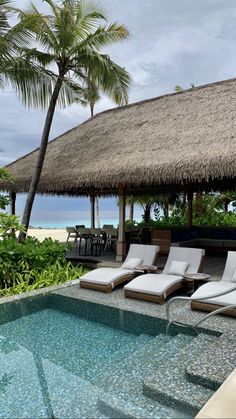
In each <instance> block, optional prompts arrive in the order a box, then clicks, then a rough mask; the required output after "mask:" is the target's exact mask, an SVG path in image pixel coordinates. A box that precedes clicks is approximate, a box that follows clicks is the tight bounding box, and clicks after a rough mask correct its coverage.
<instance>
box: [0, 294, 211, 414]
mask: <svg viewBox="0 0 236 419" xmlns="http://www.w3.org/2000/svg"><path fill="white" fill-rule="evenodd" d="M165 328H166V322H165V321H163V320H160V319H157V318H152V317H149V316H144V315H142V314H137V313H132V312H128V311H123V310H119V309H116V308H111V307H106V306H103V305H98V304H94V303H90V302H85V301H80V300H76V299H72V298H67V297H64V296H60V295H56V294H50V295H46V296H39V297H34V298H28V299H24V300H19V301H15V302H12V303H7V304H1V305H0V365H1V370H0V394H1V398H0V417H3V418H5V417H11V418H53V417H56V418H68V417H69V418H93V417H101V418H103V417H119V418H121V417H124V418H126V417H137V418H149V417H150V418H175V417H176V418H177V417H178V418H180V417H182V418H187V417H188V418H189V417H194V415H195V414H196V411H197V410H198V409H199V407H200V405H201V404H203V403H204V402H205V401H206V400H207V398H209V397H210V395H211V390H209V389H204V388H201V386H199V385H197V384H196V383H195V384H194V383H191V382H189V383H188V382H187V381H186V378H185V377H184V369H183V368H182V367H181V363H182V360H183V359H184V358H187V357H188V356H189V354H190V355H191V356H193V355H194V351H195V352H196V354H195V355H197V354H199V353H200V352H201V350H202V348H203V347H204V346H205V345H206V342H208V341H209V342H210V341H211V340H212V339H214V336H210V335H209V336H208V335H202V334H201V335H200V336H197V337H196V336H195V335H193V334H192V333H190V331H189V330H187V329H184V331H185V333H183V330H182V329H181V330H180V329H178V328H174V329H172V336H166V334H165ZM180 359H181V362H180ZM178 368H179V369H178ZM173 371H175V373H174V374H173ZM181 380H182V381H181ZM184 386H185V387H184ZM173 390H176V395H175V396H173V392H174V391H173ZM196 391H197V392H198V394H197V396H196ZM199 392H200V393H199ZM192 397H193V398H194V400H193V401H192V399H191V398H192Z"/></svg>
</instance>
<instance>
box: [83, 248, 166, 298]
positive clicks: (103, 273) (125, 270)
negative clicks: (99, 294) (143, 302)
mask: <svg viewBox="0 0 236 419" xmlns="http://www.w3.org/2000/svg"><path fill="white" fill-rule="evenodd" d="M158 252H159V246H149V245H144V244H131V245H130V248H129V252H128V255H127V257H126V259H125V262H124V263H123V265H122V266H121V267H120V268H98V269H95V270H93V271H91V272H88V273H87V274H85V275H83V276H81V278H80V286H81V288H89V289H94V290H99V291H103V292H111V291H112V290H113V288H114V287H116V286H117V285H119V284H122V283H123V282H127V281H130V280H131V279H133V277H134V274H135V271H134V268H135V266H137V265H140V264H142V265H153V263H155V260H156V257H157V253H158Z"/></svg>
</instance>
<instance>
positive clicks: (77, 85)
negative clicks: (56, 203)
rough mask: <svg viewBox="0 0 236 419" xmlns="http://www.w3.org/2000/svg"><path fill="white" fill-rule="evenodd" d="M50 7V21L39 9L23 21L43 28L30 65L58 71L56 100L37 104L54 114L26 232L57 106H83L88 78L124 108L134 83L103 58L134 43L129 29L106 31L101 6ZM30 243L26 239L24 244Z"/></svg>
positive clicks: (75, 2)
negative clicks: (121, 44)
mask: <svg viewBox="0 0 236 419" xmlns="http://www.w3.org/2000/svg"><path fill="white" fill-rule="evenodd" d="M45 1H46V3H47V4H48V5H49V7H50V9H51V15H50V16H48V15H47V16H46V15H42V14H40V13H39V11H38V10H37V8H36V7H35V6H34V5H32V6H31V8H30V10H28V11H25V12H22V13H21V18H22V20H24V19H27V18H29V17H30V18H32V19H33V20H36V21H37V22H39V21H40V22H41V28H40V30H38V27H37V30H36V31H35V35H36V39H37V42H38V43H39V45H40V46H41V47H42V48H41V49H39V48H37V49H36V48H33V49H32V50H31V51H30V50H28V51H27V54H28V59H29V60H31V61H33V62H34V63H36V65H38V64H40V65H44V66H45V68H46V69H48V71H51V72H52V68H54V67H56V68H57V71H56V72H54V73H53V75H54V77H53V78H52V85H53V92H52V94H51V95H47V92H46V91H45V92H44V93H45V94H44V96H43V97H42V98H41V100H39V101H38V102H37V103H36V104H37V105H40V106H42V105H44V106H45V105H46V103H48V110H47V114H46V119H45V124H44V128H43V133H42V138H41V144H40V147H39V152H38V157H37V162H36V166H35V171H34V174H33V177H32V181H31V184H30V188H29V192H28V196H27V200H26V204H25V209H24V213H23V217H22V224H23V225H24V226H25V227H26V229H27V228H28V225H29V220H30V215H31V210H32V206H33V202H34V198H35V194H36V191H37V186H38V183H39V180H40V175H41V171H42V167H43V162H44V158H45V154H46V150H47V144H48V138H49V134H50V129H51V124H52V120H53V116H54V112H55V108H56V105H57V104H58V103H59V104H61V105H63V106H66V105H68V104H71V103H73V102H75V100H77V101H78V100H81V101H83V83H84V82H85V81H86V80H87V75H88V74H89V77H90V81H91V82H92V83H95V84H96V86H98V87H99V89H100V90H101V91H103V92H104V93H105V94H107V95H109V97H111V98H112V99H114V100H115V102H116V103H118V104H120V105H121V104H125V103H127V101H128V90H129V86H130V83H131V78H130V76H129V74H128V73H127V71H125V69H123V68H122V67H120V66H119V65H118V64H116V63H115V62H114V61H112V60H111V58H110V57H109V56H108V55H105V54H102V53H101V49H102V48H103V47H106V46H108V45H110V44H112V43H116V42H120V41H123V40H125V39H126V38H128V36H129V33H128V30H127V29H126V28H125V27H124V26H123V25H119V24H118V23H111V24H107V25H101V22H102V21H106V16H105V14H104V12H103V11H102V10H101V8H100V7H99V5H98V3H97V2H94V3H93V2H92V1H89V0H87V1H85V0H64V1H63V2H62V4H61V6H59V5H58V4H56V2H55V1H53V0H45ZM37 26H38V25H37ZM53 66H54V67H53ZM24 237H25V236H24V235H23V234H21V235H20V237H19V239H20V240H22V239H23V238H24Z"/></svg>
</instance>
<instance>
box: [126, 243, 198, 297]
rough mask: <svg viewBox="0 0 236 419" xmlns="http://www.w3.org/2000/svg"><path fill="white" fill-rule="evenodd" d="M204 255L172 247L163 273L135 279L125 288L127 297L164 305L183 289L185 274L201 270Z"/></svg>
mask: <svg viewBox="0 0 236 419" xmlns="http://www.w3.org/2000/svg"><path fill="white" fill-rule="evenodd" d="M204 254H205V251H204V250H203V249H193V248H186V247H171V248H170V252H169V256H168V259H167V262H166V264H165V268H164V270H163V272H162V273H161V274H158V273H157V274H147V275H141V276H138V277H137V278H134V279H133V280H132V281H131V282H130V283H129V284H127V285H125V287H124V290H125V297H129V298H138V299H139V300H146V301H154V302H157V303H159V304H163V303H164V302H165V299H166V297H167V296H168V295H169V294H171V293H172V292H174V291H176V290H177V289H179V288H182V287H183V285H184V283H185V281H184V276H183V275H184V274H185V273H189V274H190V273H196V272H199V271H200V270H201V267H202V262H203V256H204ZM176 262H177V263H176ZM180 262H181V263H180Z"/></svg>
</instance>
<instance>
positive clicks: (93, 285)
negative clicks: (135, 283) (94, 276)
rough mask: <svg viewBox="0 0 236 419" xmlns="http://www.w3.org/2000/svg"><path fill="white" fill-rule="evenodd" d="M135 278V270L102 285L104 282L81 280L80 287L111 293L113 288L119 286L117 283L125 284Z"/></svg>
mask: <svg viewBox="0 0 236 419" xmlns="http://www.w3.org/2000/svg"><path fill="white" fill-rule="evenodd" d="M133 278H134V272H131V273H130V274H127V275H124V276H122V277H121V278H118V279H116V280H115V281H114V282H113V283H112V284H108V285H102V284H96V283H93V282H87V281H80V287H81V288H87V289H90V290H95V291H102V292H107V293H110V292H112V290H113V288H115V287H117V285H120V284H123V283H125V282H129V281H131V279H133Z"/></svg>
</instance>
